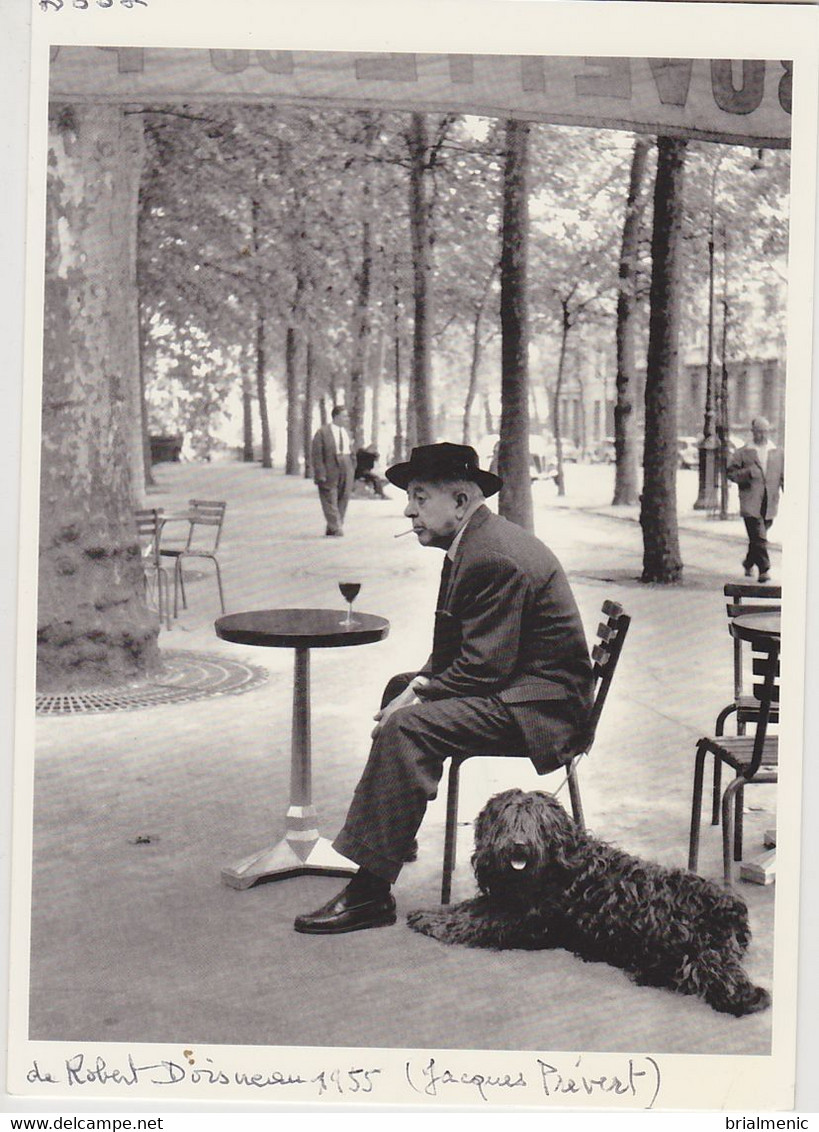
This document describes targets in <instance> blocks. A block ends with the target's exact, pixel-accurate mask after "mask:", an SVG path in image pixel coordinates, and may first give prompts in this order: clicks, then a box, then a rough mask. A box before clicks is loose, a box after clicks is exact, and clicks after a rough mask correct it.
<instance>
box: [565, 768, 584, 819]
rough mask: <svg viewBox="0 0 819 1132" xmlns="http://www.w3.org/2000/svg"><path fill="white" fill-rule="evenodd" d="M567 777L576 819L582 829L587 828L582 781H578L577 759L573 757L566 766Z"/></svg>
mask: <svg viewBox="0 0 819 1132" xmlns="http://www.w3.org/2000/svg"><path fill="white" fill-rule="evenodd" d="M566 777H567V778H568V780H569V797H570V798H571V802H572V814H573V816H574V820H575V822H576V823H577V824H578V825H579V826H580V828H581V829H585V828H586V821H585V818H584V816H583V803H582V801H581V799H580V783H579V782H578V781H577V759H572V761H571V762H570V763H569V765H568V766H567V767H566Z"/></svg>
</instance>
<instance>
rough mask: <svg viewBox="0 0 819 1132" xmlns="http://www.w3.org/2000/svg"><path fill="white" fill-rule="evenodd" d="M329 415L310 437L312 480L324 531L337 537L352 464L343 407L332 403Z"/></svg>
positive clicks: (344, 506)
mask: <svg viewBox="0 0 819 1132" xmlns="http://www.w3.org/2000/svg"><path fill="white" fill-rule="evenodd" d="M331 415H332V421H331V422H330V423H329V424H326V425H322V426H321V428H320V429H319V430H318V431H317V432H316V434H315V436H314V437H313V445H312V460H313V481H314V483H315V484H316V486H317V487H318V492H319V500H320V501H321V509H322V511H323V512H324V518H325V520H326V523H327V527H326V529H325V531H324V533H325V535H327V536H328V537H332V538H340V537H341V536H342V535H343V534H344V516H345V514H346V513H347V504H348V503H349V501H350V493H351V491H352V489H353V475H354V473H355V464H354V462H353V455H352V451H351V449H352V443H351V441H350V436H349V433H348V432H347V428H348V424H349V421H348V419H347V410H346V409H345V408H344V406H343V405H335V406H334V408H333V412H332V414H331Z"/></svg>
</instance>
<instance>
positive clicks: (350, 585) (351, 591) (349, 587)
mask: <svg viewBox="0 0 819 1132" xmlns="http://www.w3.org/2000/svg"><path fill="white" fill-rule="evenodd" d="M338 588H339V589H340V590H341V596H342V597H343V598H344V600H345V601H346V602H347V616H346V617H345V618H344V620H343V621H340V622H339V624H340V625H343V626H344V627H345V629H349V628H350V626H351V625H357V624H358V622H357V621H356V620H355V619H354V618H353V602H354V601H355V599H356V598H357V597H358V591H359V590H360V589H361V582H339V583H338Z"/></svg>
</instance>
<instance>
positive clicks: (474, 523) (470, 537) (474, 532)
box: [441, 504, 492, 609]
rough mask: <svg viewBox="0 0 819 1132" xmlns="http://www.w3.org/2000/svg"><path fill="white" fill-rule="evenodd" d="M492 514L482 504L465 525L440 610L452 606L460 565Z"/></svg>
mask: <svg viewBox="0 0 819 1132" xmlns="http://www.w3.org/2000/svg"><path fill="white" fill-rule="evenodd" d="M491 515H492V512H491V511H490V510H489V508H488V507H487V506H486V505H484V504H482V505H481V506H480V507H479V508H478V510H477V511H476V512H475V514H474V515H473V516H472V517H471V519H470V520H469V522H468V523H467V525H466V530H465V531H464V533H463V535H462V537H461V541H460V543H459V544H458V549H457V551H456V553H455V561H454V562H453V564H452V573H451V574H450V576H449V584H448V586H447V590H446V594H445V595H443V596H444V598H445V601H444V604H443V605H442V606H441V608H442V609H449V608H450V607H451V605H452V596H453V594H454V593H455V591H456V590H457V588H458V575H459V574H460V571H461V565H462V563H463V562H464V560H465V557H466V555H467V554H468V553H469V550H470V548H471V547H472V546H473V545H474V542H475V539H480V534H479V532H480V529H481V527H482V526H483V525H484V523H486V522H487V521H488V520H489V518H490V517H491Z"/></svg>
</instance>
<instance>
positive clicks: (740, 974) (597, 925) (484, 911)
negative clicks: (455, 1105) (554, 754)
mask: <svg viewBox="0 0 819 1132" xmlns="http://www.w3.org/2000/svg"><path fill="white" fill-rule="evenodd" d="M472 866H473V868H474V870H475V876H476V878H477V881H478V887H479V888H480V890H481V895H479V896H477V897H475V899H473V900H467V901H466V902H465V903H463V904H456V905H453V906H451V907H444V908H440V909H435V910H431V911H418V912H410V914H409V916H408V921H409V924H410V926H411V927H412V928H414V929H415V930H416V931H419V932H424V933H425V934H426V935H431V936H434V938H435V939H439V940H442V941H443V942H444V943H464V944H466V945H467V946H469V947H492V948H510V947H518V948H529V949H540V948H548V947H563V948H565V949H566V950H567V951H571V952H573V953H574V954H575V955H577V956H578V957H579V958H580V959H585V960H587V961H594V962H602V963H610V964H611V965H612V966H613V967H621V968H622V969H623V970H624V971H627V972H628V974H629V975H630V976H631V978H633V979H634V981H635V982H637V983H641V984H644V985H648V986H657V987H670V988H671V989H672V990H676V991H679V992H680V993H681V994H695V995H699V996H700V997H701V998H704V999H705V1001H706V1002H707V1003H708V1004H709V1005H710V1006H712V1007H713V1008H714V1009H715V1010H720V1011H723V1012H724V1013H726V1014H734V1015H737V1016H739V1015H741V1014H752V1013H754V1012H755V1011H758V1010H764V1009H765V1008H766V1007H767V1006H769V1005H770V1001H771V996H770V995H769V994H768V992H767V991H766V990H764V989H763V988H762V987H755V986H753V984H752V983H751V982H750V981H749V979H748V977H747V975H746V974H745V972H744V970H743V969H742V965H741V959H742V956H743V954H744V952H745V950H746V949H747V947H748V943H749V941H750V938H751V933H750V929H749V927H748V910H747V908H746V907H745V904H744V903H743V902H742V901H741V900H739V899H738V898H737V897H736V896H733V895H732V894H731V893H729V892H726V891H724V890H723V889H721V888H718V887H717V885H715V884H713V883H712V882H711V881H708V880H704V879H703V878H702V877H699V876H697V875H696V874H694V873H689V872H685V871H684V870H683V869H667V868H663V867H662V866H661V865H655V864H650V863H648V862H646V861H641V860H639V859H638V858H636V857H632V856H630V855H629V854H628V853H624V852H622V851H621V850H620V849H617V848H615V847H614V846H611V845H607V844H606V843H605V842H602V841H598V840H596V838H594V837H592V836H591V835H590V834H589V833H587V832H586V831H585V830H583V829H581V828H580V827H579V826H577V825H576V824H575V823H574V822H573V821H572V819H571V818H570V817H569V815H568V814H567V813H566V811H565V810H564V809H563V807H562V806H561V805H560V804H559V802H557V801H556V800H555V799H554V798H553V797H552V796H551V795H550V794H545V793H543V792H542V791H533V792H531V793H524V792H523V791H522V790H507V791H505V792H504V793H503V794H496V795H495V797H494V798H490V800H489V802H487V804H486V806H485V807H484V809H483V810H482V811H481V813H480V815H479V816H478V820H477V822H476V824H475V852H474V854H473V857H472Z"/></svg>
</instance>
